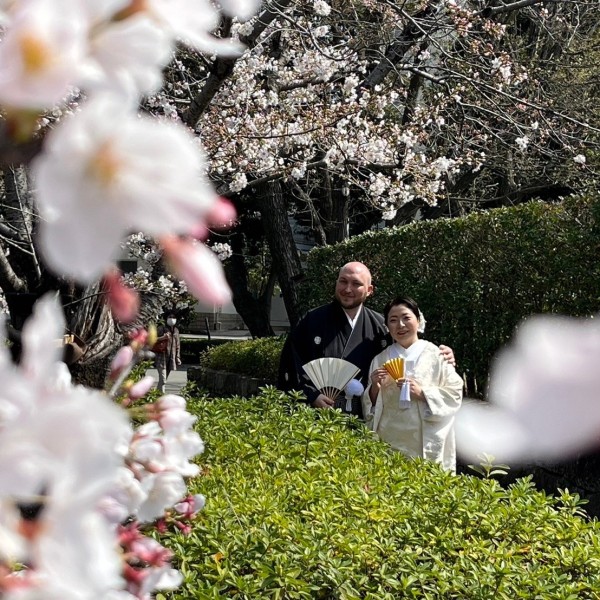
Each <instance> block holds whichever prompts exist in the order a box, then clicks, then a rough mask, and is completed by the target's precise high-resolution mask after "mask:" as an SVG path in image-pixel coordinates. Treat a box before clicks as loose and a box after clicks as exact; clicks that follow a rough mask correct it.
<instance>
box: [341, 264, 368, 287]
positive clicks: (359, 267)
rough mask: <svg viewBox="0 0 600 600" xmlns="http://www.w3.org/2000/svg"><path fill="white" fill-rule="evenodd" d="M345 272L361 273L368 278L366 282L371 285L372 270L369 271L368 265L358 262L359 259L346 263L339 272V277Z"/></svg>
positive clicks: (348, 273)
mask: <svg viewBox="0 0 600 600" xmlns="http://www.w3.org/2000/svg"><path fill="white" fill-rule="evenodd" d="M342 273H343V274H345V275H357V274H360V275H361V276H364V277H365V278H366V280H365V281H366V283H367V284H368V285H371V271H369V269H368V267H367V265H365V264H363V263H361V262H358V261H354V262H349V263H346V264H345V265H344V266H343V267H342V268H341V269H340V272H339V274H338V278H339V277H340V275H342Z"/></svg>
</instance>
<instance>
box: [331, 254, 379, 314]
mask: <svg viewBox="0 0 600 600" xmlns="http://www.w3.org/2000/svg"><path fill="white" fill-rule="evenodd" d="M372 293H373V285H372V284H371V272H370V271H369V269H368V268H367V267H366V266H365V265H363V263H361V262H349V263H346V264H345V265H344V266H343V267H342V268H341V269H340V272H339V275H338V278H337V281H336V283H335V298H336V300H337V301H338V302H339V303H340V304H341V305H342V308H343V309H344V310H345V311H346V312H347V313H348V315H349V316H350V317H352V318H354V316H355V315H356V313H357V312H358V309H359V307H360V306H361V304H363V302H364V301H365V300H366V299H367V298H368V297H369V296H370V295H371V294H372Z"/></svg>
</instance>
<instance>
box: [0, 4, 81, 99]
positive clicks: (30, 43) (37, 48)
mask: <svg viewBox="0 0 600 600" xmlns="http://www.w3.org/2000/svg"><path fill="white" fill-rule="evenodd" d="M11 17H12V18H11V22H10V27H9V28H8V29H7V31H6V32H5V34H4V37H3V39H2V42H1V43H0V102H1V103H2V104H4V105H5V106H9V107H10V106H12V107H24V108H34V109H35V108H44V107H51V106H53V105H54V104H57V103H58V102H60V101H61V100H62V99H63V98H64V97H65V96H66V95H67V93H68V92H69V88H70V86H71V85H73V84H74V81H76V79H77V74H78V73H80V70H81V65H82V63H83V62H84V60H85V55H86V50H87V31H88V24H89V23H88V20H87V19H86V16H85V13H84V12H83V11H82V10H81V9H80V7H79V5H78V4H77V3H74V2H70V1H69V0H56V2H49V1H48V0H29V1H28V2H20V3H18V8H17V9H16V10H15V12H14V14H12V15H11Z"/></svg>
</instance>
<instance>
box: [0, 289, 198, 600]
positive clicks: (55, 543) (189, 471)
mask: <svg viewBox="0 0 600 600" xmlns="http://www.w3.org/2000/svg"><path fill="white" fill-rule="evenodd" d="M63 327H64V321H63V316H62V311H61V308H60V305H59V304H58V302H57V301H56V300H55V299H53V298H51V297H49V296H47V297H45V298H43V299H42V300H40V301H39V302H38V303H37V305H36V307H35V312H34V316H33V317H32V318H31V319H30V320H29V321H28V322H27V324H26V326H25V328H24V330H23V357H22V362H21V365H20V366H18V367H17V366H15V365H14V364H13V363H12V361H11V359H10V356H9V352H8V349H7V348H6V346H4V345H2V346H1V347H0V378H1V380H2V382H3V385H2V392H0V447H1V448H2V453H1V455H0V597H2V598H3V599H9V600H12V599H13V598H14V599H17V598H19V599H20V598H28V599H29V598H45V599H57V600H58V599H59V598H60V599H62V600H67V599H70V598H78V599H84V598H89V599H90V600H91V599H101V598H120V599H122V600H127V599H133V598H140V599H142V598H149V594H150V593H151V592H152V591H153V590H156V589H161V588H166V589H168V588H172V587H173V586H176V585H178V584H179V583H180V581H181V576H180V574H179V573H178V572H177V571H175V570H173V569H172V568H171V566H170V563H169V559H170V557H171V553H170V551H168V550H166V549H165V548H163V547H162V546H161V545H160V544H159V543H158V542H156V541H154V540H153V539H151V538H149V537H146V536H145V535H144V534H143V530H144V529H147V528H148V527H150V526H151V525H152V526H154V525H153V524H156V526H158V527H159V529H162V530H164V529H165V528H166V527H168V526H174V527H177V529H179V530H183V531H186V530H189V525H188V524H187V523H186V521H187V520H189V519H190V518H193V517H194V516H195V513H196V512H197V510H199V509H201V508H202V506H203V504H204V499H203V498H202V497H199V496H196V497H191V496H188V495H187V488H186V483H185V480H184V477H188V476H193V475H196V474H197V473H198V471H199V468H198V466H197V465H195V464H193V463H191V462H190V459H191V458H192V457H193V456H195V455H196V454H198V453H199V452H202V450H203V447H204V446H203V443H202V440H201V439H200V437H199V436H198V434H197V433H196V432H194V431H193V429H192V426H193V424H194V422H195V420H196V418H195V417H193V416H192V415H190V414H189V413H188V412H187V411H186V410H185V401H184V400H183V398H180V397H178V396H163V397H162V398H160V399H159V400H158V401H156V402H155V403H152V404H149V403H147V402H145V403H143V404H141V405H136V404H135V402H136V400H139V399H140V398H141V396H142V395H143V394H145V393H146V392H147V391H148V390H149V388H150V386H151V384H152V381H151V380H150V381H146V380H142V381H141V382H140V383H139V384H136V385H133V386H131V385H127V384H125V385H123V386H121V385H120V384H119V383H118V382H119V381H124V378H123V377H121V376H122V375H126V373H128V372H129V371H128V369H129V368H130V367H131V365H132V364H133V363H134V360H135V356H136V352H137V353H139V351H142V353H143V351H144V338H145V337H146V332H138V333H137V334H136V336H135V339H133V340H132V343H131V345H129V346H126V347H124V348H123V349H122V350H121V351H120V352H119V354H118V355H117V358H116V359H115V361H114V362H113V369H112V374H111V378H112V380H113V382H114V385H113V388H114V389H115V393H116V397H117V399H118V400H120V402H121V404H122V405H123V406H129V407H131V408H130V409H129V411H130V412H132V414H134V415H135V416H136V422H138V423H139V422H143V424H141V425H139V426H138V427H137V428H134V427H133V426H132V424H131V421H130V416H131V415H130V414H128V411H127V410H125V409H124V408H121V407H120V406H118V404H117V403H116V402H115V399H114V398H111V397H110V396H109V395H108V394H107V393H105V392H101V391H96V390H90V389H87V388H84V387H82V386H75V385H72V383H71V381H70V376H69V372H68V370H67V368H66V366H65V365H64V363H62V362H59V358H60V355H61V353H62V347H61V345H60V344H59V343H57V341H59V340H60V339H61V337H62V334H63ZM24 566H26V567H27V568H25V567H24ZM42 591H43V593H40V592H42Z"/></svg>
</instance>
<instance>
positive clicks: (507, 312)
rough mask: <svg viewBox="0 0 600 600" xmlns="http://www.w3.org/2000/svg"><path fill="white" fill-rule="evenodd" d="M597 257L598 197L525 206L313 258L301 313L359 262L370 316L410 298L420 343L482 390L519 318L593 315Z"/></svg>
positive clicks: (364, 240)
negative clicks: (370, 289) (420, 318)
mask: <svg viewBox="0 0 600 600" xmlns="http://www.w3.org/2000/svg"><path fill="white" fill-rule="evenodd" d="M598 256H600V197H599V196H595V197H589V198H569V199H567V200H565V201H564V202H563V203H560V204H547V203H541V202H534V203H529V204H525V205H520V206H517V207H512V208H502V209H495V210H491V211H486V212H481V213H476V214H472V215H470V216H468V217H465V218H458V219H440V220H435V221H427V222H420V223H415V224H411V225H408V226H405V227H400V228H390V229H385V230H383V231H380V232H369V233H367V234H364V235H362V236H358V237H354V238H351V239H350V240H348V241H347V242H345V243H342V244H338V245H336V246H330V247H326V248H317V249H314V250H313V251H311V252H310V253H309V255H308V265H307V273H306V275H307V276H306V279H305V283H304V285H303V287H302V303H303V305H304V306H305V307H306V308H308V307H313V306H318V305H319V304H322V303H324V302H327V301H329V300H330V299H331V296H332V292H333V286H334V281H335V279H336V276H337V270H338V269H339V267H340V266H341V265H343V264H344V263H345V262H348V261H350V260H360V261H363V262H365V263H366V264H367V265H368V266H369V267H370V269H371V271H372V274H373V280H374V284H375V286H376V291H375V294H374V296H373V299H372V302H371V306H372V307H374V308H375V309H377V310H381V308H382V307H383V305H384V304H385V303H386V302H387V300H389V299H390V298H392V297H394V296H396V295H398V294H400V293H403V294H408V295H410V296H413V297H414V298H415V300H417V302H418V303H419V305H420V306H421V307H422V308H423V312H424V314H425V317H426V319H427V322H428V324H427V330H426V338H427V339H429V340H431V341H433V342H437V343H446V344H448V345H450V346H452V347H453V349H454V352H455V354H456V356H457V359H458V362H459V367H460V369H461V370H463V371H465V372H466V375H467V378H468V380H469V381H470V382H471V383H472V382H475V383H477V382H479V389H482V386H483V385H484V384H485V380H486V377H487V373H488V370H489V363H490V359H491V358H492V356H493V355H494V353H495V352H496V351H497V349H498V348H499V347H500V346H501V345H502V344H504V343H505V342H506V341H507V340H508V339H509V338H510V337H512V335H513V331H514V329H515V327H516V326H517V325H518V324H519V322H520V321H521V320H522V319H523V318H524V317H526V316H528V315H531V314H533V313H548V312H556V313H563V314H569V315H590V314H593V313H595V312H597V311H598V306H599V299H600V261H599V260H598ZM470 387H471V388H473V386H470ZM471 391H473V390H471Z"/></svg>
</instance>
